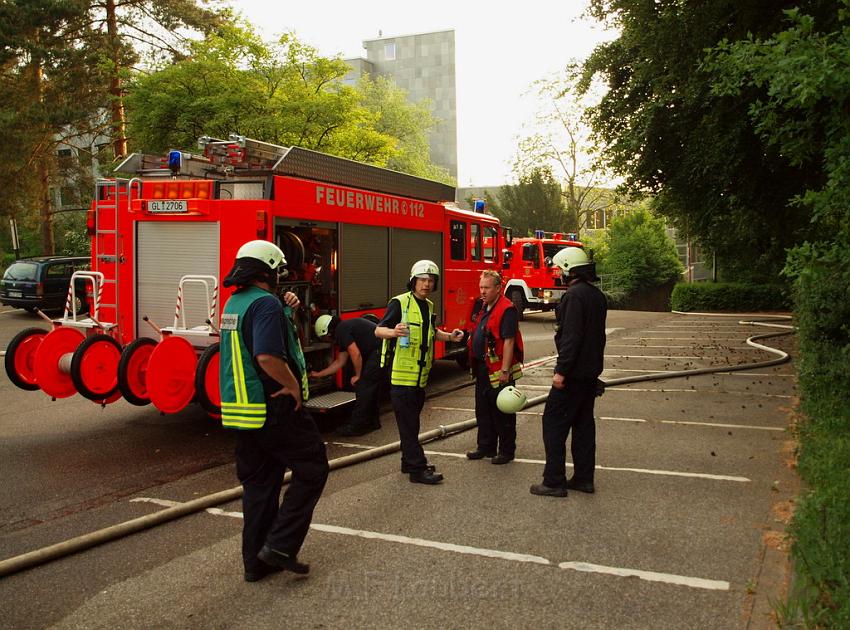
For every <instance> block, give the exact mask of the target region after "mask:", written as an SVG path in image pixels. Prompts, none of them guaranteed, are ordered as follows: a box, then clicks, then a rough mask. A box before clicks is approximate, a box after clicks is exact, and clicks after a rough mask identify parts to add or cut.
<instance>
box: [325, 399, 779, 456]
mask: <svg viewBox="0 0 850 630" xmlns="http://www.w3.org/2000/svg"><path fill="white" fill-rule="evenodd" d="M431 409H437V410H440V411H465V412H470V413H471V412H474V411H475V410H474V409H467V408H465V407H431ZM517 415H524V416H541V415H543V412H542V411H519V412H517ZM596 419H597V420H616V421H618V422H638V423H645V422H658V423H660V424H685V425H692V426H698V427H720V428H722V429H754V430H756V431H785V428H783V427H762V426H758V425H755V424H728V423H722V422H692V421H686V420H647V419H646V418H621V417H618V416H597V417H596ZM328 444H335V445H337V446H346V447H349V448H375V447H374V446H363V445H361V444H351V443H347V442H328Z"/></svg>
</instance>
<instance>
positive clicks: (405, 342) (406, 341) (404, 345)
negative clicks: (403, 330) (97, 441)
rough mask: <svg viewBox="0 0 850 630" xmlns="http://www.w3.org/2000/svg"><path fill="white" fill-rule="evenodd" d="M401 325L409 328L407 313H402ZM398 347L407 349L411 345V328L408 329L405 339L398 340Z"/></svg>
mask: <svg viewBox="0 0 850 630" xmlns="http://www.w3.org/2000/svg"><path fill="white" fill-rule="evenodd" d="M401 323H402V324H404V325H405V326H407V311H402V312H401ZM398 345H399V346H400V347H402V348H407V347H408V346H409V345H410V327H409V326H408V327H407V334H406V335H405V336H404V337H399V338H398Z"/></svg>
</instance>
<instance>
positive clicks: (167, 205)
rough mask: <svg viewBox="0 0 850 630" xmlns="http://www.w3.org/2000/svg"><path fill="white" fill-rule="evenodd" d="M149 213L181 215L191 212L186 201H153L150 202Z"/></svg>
mask: <svg viewBox="0 0 850 630" xmlns="http://www.w3.org/2000/svg"><path fill="white" fill-rule="evenodd" d="M148 212H154V213H180V212H189V202H188V201H186V200H185V199H181V200H176V199H152V200H150V201H148Z"/></svg>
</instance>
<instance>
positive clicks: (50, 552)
mask: <svg viewBox="0 0 850 630" xmlns="http://www.w3.org/2000/svg"><path fill="white" fill-rule="evenodd" d="M674 312H675V311H674ZM681 314H684V315H702V316H718V315H716V314H712V313H681ZM721 316H726V317H740V315H721ZM788 320H790V317H787V316H774V317H770V318H765V319H761V320H760V321H755V320H746V321H744V320H742V321H739V322H738V323H739V324H742V325H746V324H751V325H754V326H769V327H775V328H783V329H785V330H783V331H781V332H772V333H765V334H761V335H754V336H752V337H749V338H748V339H747V344H748V345H750V346H752V347H754V348H758V349H759V350H764V351H766V352H770V353H772V354H775V355H777V358H775V359H771V360H769V361H760V362H757V363H748V364H745V365H732V366H723V367H711V368H698V369H695V370H680V371H676V372H665V373H664V374H644V375H641V376H629V377H625V378H615V379H611V380H609V381H605V386H606V387H607V386H612V385H625V384H627V383H641V382H645V381H660V380H666V379H669V378H682V377H688V376H697V375H700V374H714V373H717V372H735V371H742V370H752V369H754V368H761V367H769V366H772V365H779V364H781V363H785V362H787V361H789V360H790V357H789V356H788V354H787V353H785V352H783V351H781V350H778V349H776V348H771V347H769V346H765V345H762V344H760V343H756V341H755V340H756V339H767V338H769V337H779V336H782V335H788V334H790V333H791V332H793V330H794V327H793V326H790V325H783V324H778V323H775V322H777V321H788ZM553 359H554V357H553V358H550V359H547V360H544V361H542V362H540V363H544V362H546V361H551V360H553ZM465 386H468V384H466V385H465ZM456 389H460V387H453V388H449V389H447V390H445V391H443V392H441V393H448V392H450V391H455V390H456ZM547 397H548V394H543V395H541V396H536V397H534V398H531V399H529V400H528V402H527V403H526V405H525V407H524V408H526V409H527V408H528V407H534V406H536V405H539V404H541V403H543V402H546V398H547ZM475 426H476V421H475V419H474V418H473V419H470V420H464V421H462V422H456V423H454V424H449V425H445V426H442V425H441V426H440V427H438V428H436V429H432V430H430V431H425V432H424V433H420V434H419V441H420V442H422V443H425V442H430V441H432V440H437V439H441V438H445V437H448V436H450V435H453V434H455V433H461V432H463V431H467V430H469V429H471V428H473V427H475ZM400 449H401V442H391V443H389V444H384V445H382V446H377V447H375V448H370V449H368V450H365V451H361V452H359V453H354V454H352V455H346V456H345V457H338V458H337V459H334V460H331V461H330V462H329V466H330V469H331V470H337V469H338V468H345V467H346V466H352V465H354V464H359V463H361V462H365V461H368V460H371V459H375V458H378V457H383V456H384V455H389V454H391V453H395V452H397V451H399V450H400ZM290 476H291V473H288V472H287V473H286V475H284V478H283V482H284V483H288V482H289V479H290ZM241 497H242V487H241V486H238V487H236V488H231V489H230V490H223V491H221V492H216V493H214V494H208V495H206V496H204V497H200V498H198V499H193V500H191V501H187V502H186V503H181V504H180V505H175V506H173V507H169V508H166V509H164V510H160V511H159V512H155V513H153V514H147V515H145V516H141V517H139V518H134V519H132V520H129V521H125V522H123V523H118V524H117V525H112V526H110V527H105V528H103V529H99V530H97V531H95V532H91V533H89V534H84V535H82V536H77V537H75V538H71V539H69V540H66V541H63V542H60V543H56V544H54V545H50V546H47V547H42V548H41V549H36V550H35V551H30V552H27V553H24V554H21V555H19V556H14V557H12V558H7V559H6V560H2V561H0V577H2V576H6V575H10V574H12V573H16V572H18V571H23V570H24V569H29V568H32V567H34V566H38V565H40V564H45V563H47V562H50V561H52V560H57V559H59V558H62V557H64V556H68V555H71V554H72V553H76V552H78V551H83V550H85V549H89V548H91V547H95V546H97V545H100V544H102V543H105V542H109V541H112V540H116V539H118V538H123V537H124V536H129V535H130V534H135V533H136V532H140V531H142V530H145V529H150V528H152V527H156V526H157V525H161V524H162V523H167V522H169V521H173V520H175V519H178V518H181V517H183V516H187V515H188V514H194V513H196V512H200V511H202V510H206V509H207V508H211V507H214V506H216V505H221V504H222V503H229V502H231V501H235V500H237V499H239V498H241Z"/></svg>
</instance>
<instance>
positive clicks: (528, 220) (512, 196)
mask: <svg viewBox="0 0 850 630" xmlns="http://www.w3.org/2000/svg"><path fill="white" fill-rule="evenodd" d="M486 201H487V206H488V207H489V208H490V211H491V212H492V213H493V214H494V215H495V216H497V217H499V219H500V220H501V221H502V223H504V224H505V225H509V226H511V227H512V228H513V230H514V236H530V235H531V234H532V232H533V231H534V230H545V231H547V232H559V231H568V229H567V227H568V226H567V221H566V214H565V212H564V199H563V195H562V191H561V185H560V184H559V183H558V182H557V181H556V180H555V178H554V177H553V176H552V172H551V171H550V170H549V169H547V168H541V169H536V170H532V171H530V172H529V173H526V174H524V175H521V176H520V178H519V183H517V184H514V185H506V186H502V187H501V189H500V190H499V195H498V199H493V198H491V197H490V196H489V195H488V198H487V200H486Z"/></svg>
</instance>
